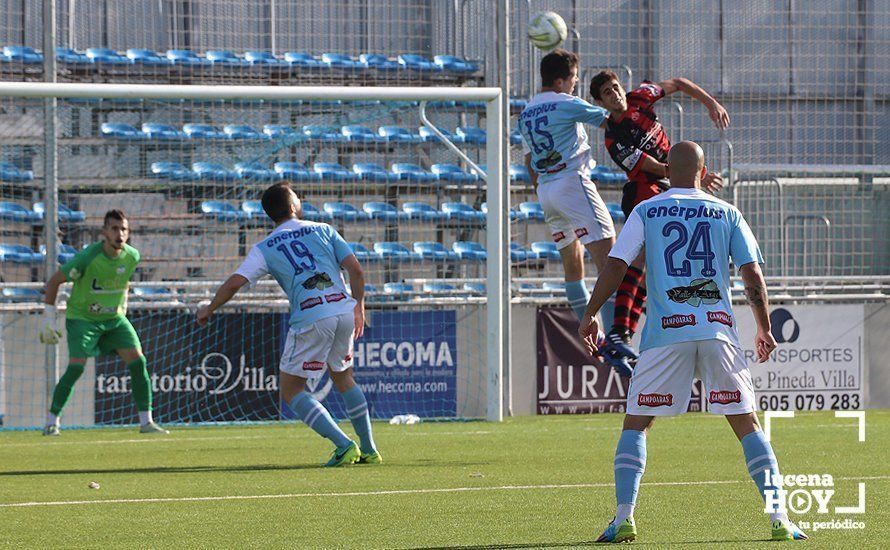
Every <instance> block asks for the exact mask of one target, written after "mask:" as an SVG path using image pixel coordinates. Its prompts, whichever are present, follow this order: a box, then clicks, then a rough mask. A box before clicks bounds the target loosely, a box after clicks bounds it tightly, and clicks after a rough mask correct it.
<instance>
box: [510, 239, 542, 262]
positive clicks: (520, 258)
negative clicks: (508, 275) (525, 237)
mask: <svg viewBox="0 0 890 550" xmlns="http://www.w3.org/2000/svg"><path fill="white" fill-rule="evenodd" d="M534 258H537V255H536V254H535V253H534V252H532V251H531V250H526V249H525V248H523V247H522V245H521V244H519V243H514V242H511V243H510V261H511V262H524V261H526V260H531V259H534Z"/></svg>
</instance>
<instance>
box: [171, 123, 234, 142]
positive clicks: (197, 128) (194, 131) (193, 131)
mask: <svg viewBox="0 0 890 550" xmlns="http://www.w3.org/2000/svg"><path fill="white" fill-rule="evenodd" d="M182 131H183V132H185V135H187V136H188V137H190V138H192V139H226V134H224V133H223V132H221V131H220V130H219V128H217V127H216V126H213V125H212V124H184V125H183V126H182Z"/></svg>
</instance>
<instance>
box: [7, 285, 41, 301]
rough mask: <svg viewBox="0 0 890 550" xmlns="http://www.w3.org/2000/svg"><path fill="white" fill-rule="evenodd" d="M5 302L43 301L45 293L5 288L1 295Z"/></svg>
mask: <svg viewBox="0 0 890 550" xmlns="http://www.w3.org/2000/svg"><path fill="white" fill-rule="evenodd" d="M0 296H2V297H3V301H4V302H38V301H41V302H42V301H43V293H42V292H40V291H39V290H37V289H36V288H14V287H5V288H4V289H3V291H2V293H0Z"/></svg>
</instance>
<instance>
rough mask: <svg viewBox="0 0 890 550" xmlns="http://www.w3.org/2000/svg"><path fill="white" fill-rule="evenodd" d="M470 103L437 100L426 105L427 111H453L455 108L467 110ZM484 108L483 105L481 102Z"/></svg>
mask: <svg viewBox="0 0 890 550" xmlns="http://www.w3.org/2000/svg"><path fill="white" fill-rule="evenodd" d="M469 103H472V102H471V101H460V102H458V101H448V100H439V101H430V102H429V103H427V104H426V106H427V108H429V109H454V108H455V107H460V108H461V109H466V110H469V107H468V106H467V105H468V104H469ZM482 105H483V106H484V105H485V103H484V102H483V103H482Z"/></svg>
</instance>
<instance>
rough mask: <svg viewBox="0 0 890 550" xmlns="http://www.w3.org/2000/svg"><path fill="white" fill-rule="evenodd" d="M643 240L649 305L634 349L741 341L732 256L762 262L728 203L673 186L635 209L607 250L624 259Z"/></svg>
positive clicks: (738, 260) (629, 257) (741, 261)
mask: <svg viewBox="0 0 890 550" xmlns="http://www.w3.org/2000/svg"><path fill="white" fill-rule="evenodd" d="M644 245H645V247H646V287H647V291H648V306H647V307H648V309H647V314H646V325H645V326H644V327H643V338H642V342H641V344H640V349H641V350H645V349H649V348H656V347H661V346H667V345H670V344H674V343H678V342H688V341H693V340H710V339H717V340H723V341H725V342H728V343H730V344H732V345H734V346H736V347H739V336H738V331H737V328H736V321H735V316H734V315H733V311H732V303H731V297H730V293H729V290H730V287H729V276H730V267H729V264H730V260H732V263H734V264H735V265H736V266H737V267H741V266H743V265H745V264H748V263H751V262H757V263H763V256H762V255H761V254H760V248H759V247H758V246H757V241H756V239H755V238H754V234H753V233H752V232H751V228H750V227H749V226H748V223H747V222H746V221H745V218H744V217H742V214H741V213H740V212H739V211H738V210H737V209H736V208H735V207H734V206H732V205H731V204H729V203H726V202H724V201H721V200H720V199H717V198H715V197H713V196H711V195H708V194H706V193H704V192H702V191H700V190H698V189H678V188H672V189H670V190H668V191H666V192H664V193H662V194H660V195H657V196H655V197H653V198H651V199H649V200H646V201H643V202H641V203H640V204H638V205H637V206H636V208H634V210H633V212H631V215H630V216H629V217H628V219H627V222H626V223H625V225H624V228H623V229H622V230H621V233H619V235H618V238H617V240H616V242H615V246H614V247H613V248H612V251H611V252H610V253H609V256H611V257H613V258H619V259H621V260H623V261H624V262H625V263H627V264H628V265H630V263H631V262H632V261H633V260H634V258H636V256H637V254H638V253H639V251H640V249H641V248H642V247H643V246H644Z"/></svg>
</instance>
